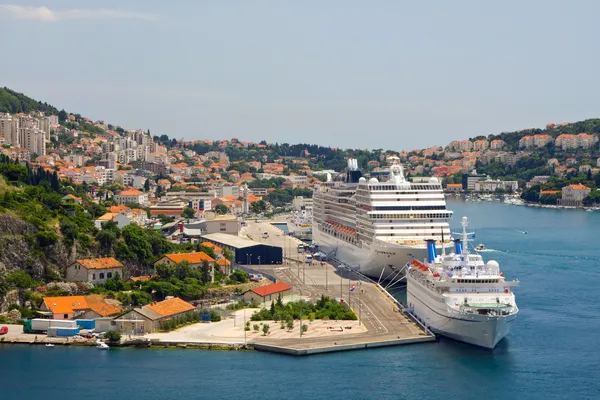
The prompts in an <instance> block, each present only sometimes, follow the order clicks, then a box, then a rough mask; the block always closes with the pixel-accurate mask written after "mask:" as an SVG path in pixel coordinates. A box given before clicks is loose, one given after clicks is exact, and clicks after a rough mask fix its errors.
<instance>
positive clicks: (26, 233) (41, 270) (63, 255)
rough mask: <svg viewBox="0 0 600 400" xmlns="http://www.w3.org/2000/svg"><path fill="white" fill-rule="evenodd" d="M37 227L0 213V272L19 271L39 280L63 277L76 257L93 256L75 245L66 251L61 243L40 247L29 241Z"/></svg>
mask: <svg viewBox="0 0 600 400" xmlns="http://www.w3.org/2000/svg"><path fill="white" fill-rule="evenodd" d="M35 232H36V227H35V226H34V225H32V224H29V223H27V222H24V221H22V220H20V219H18V218H16V217H14V216H12V215H10V214H6V213H4V214H0V271H3V270H4V271H6V272H11V271H15V270H18V269H22V270H23V271H25V272H27V273H28V274H30V275H31V276H32V277H34V278H35V279H38V280H42V279H43V278H44V277H51V276H56V277H61V276H64V273H65V269H66V267H67V266H68V265H69V264H71V263H72V262H74V261H75V260H76V259H77V258H80V257H88V256H92V255H93V254H91V252H90V251H88V250H83V249H81V248H80V246H79V245H78V243H77V242H75V244H74V245H73V246H72V247H71V248H67V247H66V246H65V244H64V242H63V241H62V240H58V241H57V242H56V243H54V244H52V245H49V246H45V247H43V248H39V247H38V246H37V245H36V244H35V241H34V240H32V234H34V233H35Z"/></svg>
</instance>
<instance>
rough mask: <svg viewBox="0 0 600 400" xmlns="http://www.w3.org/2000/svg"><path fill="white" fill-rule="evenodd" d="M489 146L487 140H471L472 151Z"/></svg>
mask: <svg viewBox="0 0 600 400" xmlns="http://www.w3.org/2000/svg"><path fill="white" fill-rule="evenodd" d="M488 147H489V142H488V141H487V140H475V141H474V142H473V151H484V150H487V149H488Z"/></svg>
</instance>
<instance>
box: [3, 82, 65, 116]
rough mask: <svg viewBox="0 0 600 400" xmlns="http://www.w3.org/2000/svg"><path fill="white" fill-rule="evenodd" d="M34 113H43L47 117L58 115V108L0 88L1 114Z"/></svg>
mask: <svg viewBox="0 0 600 400" xmlns="http://www.w3.org/2000/svg"><path fill="white" fill-rule="evenodd" d="M32 111H41V112H43V113H45V114H47V115H51V114H52V115H58V110H57V109H56V107H54V106H51V105H50V104H48V103H42V102H41V101H37V100H34V99H32V98H30V97H27V96H25V95H24V94H23V93H17V92H15V91H14V90H10V89H9V88H7V87H3V88H0V112H8V113H11V114H17V113H21V112H23V113H30V112H32Z"/></svg>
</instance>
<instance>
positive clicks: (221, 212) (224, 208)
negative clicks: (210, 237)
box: [215, 204, 229, 215]
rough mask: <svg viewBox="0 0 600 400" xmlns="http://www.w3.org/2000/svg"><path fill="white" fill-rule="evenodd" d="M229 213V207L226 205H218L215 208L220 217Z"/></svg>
mask: <svg viewBox="0 0 600 400" xmlns="http://www.w3.org/2000/svg"><path fill="white" fill-rule="evenodd" d="M228 211H229V209H228V208H227V206H226V205H225V204H217V205H216V206H215V212H216V213H217V214H219V215H225V214H227V212H228Z"/></svg>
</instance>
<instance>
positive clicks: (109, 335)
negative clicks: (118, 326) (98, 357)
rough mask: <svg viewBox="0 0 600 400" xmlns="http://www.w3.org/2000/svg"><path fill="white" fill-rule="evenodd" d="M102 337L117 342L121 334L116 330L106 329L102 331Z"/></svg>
mask: <svg viewBox="0 0 600 400" xmlns="http://www.w3.org/2000/svg"><path fill="white" fill-rule="evenodd" d="M104 337H105V338H106V339H108V341H109V342H118V341H120V340H121V334H120V333H119V332H116V331H107V332H105V333H104Z"/></svg>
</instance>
